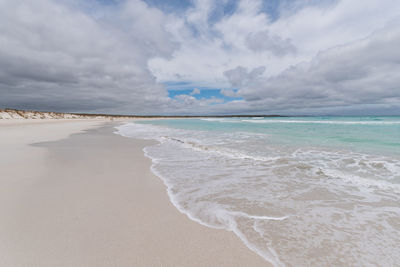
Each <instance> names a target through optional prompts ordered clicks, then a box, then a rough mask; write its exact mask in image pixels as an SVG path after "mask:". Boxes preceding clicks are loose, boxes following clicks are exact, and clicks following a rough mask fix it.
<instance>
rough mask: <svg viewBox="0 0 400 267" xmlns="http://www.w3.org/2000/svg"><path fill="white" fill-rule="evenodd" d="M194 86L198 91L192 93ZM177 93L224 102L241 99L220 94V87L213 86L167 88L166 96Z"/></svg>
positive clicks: (172, 95)
mask: <svg viewBox="0 0 400 267" xmlns="http://www.w3.org/2000/svg"><path fill="white" fill-rule="evenodd" d="M195 88H198V89H199V92H198V93H195V94H193V90H194V89H195ZM178 95H190V96H193V97H194V98H196V99H213V98H214V99H222V100H223V101H224V102H230V101H234V100H243V98H241V97H230V96H225V95H223V94H221V90H220V89H213V88H204V87H203V88H202V87H193V88H189V89H185V90H168V96H169V97H170V98H175V97H176V96H178Z"/></svg>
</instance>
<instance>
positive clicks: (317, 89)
mask: <svg viewBox="0 0 400 267" xmlns="http://www.w3.org/2000/svg"><path fill="white" fill-rule="evenodd" d="M398 47H400V20H396V21H392V22H391V23H389V24H388V25H387V26H386V27H384V28H382V29H381V30H378V31H376V32H375V33H373V34H372V35H370V36H369V37H368V38H365V39H362V40H359V41H357V42H354V43H352V44H348V45H344V46H339V47H336V48H332V49H330V50H327V51H325V52H322V53H320V54H319V55H317V56H316V57H315V58H314V59H313V60H312V61H311V62H309V63H303V64H299V65H297V66H295V67H291V68H289V69H287V70H286V71H284V72H283V73H281V74H279V75H277V76H275V77H271V78H267V79H265V78H261V79H255V80H253V81H252V83H251V84H248V86H247V87H244V88H242V89H241V90H240V91H239V94H240V95H241V96H242V97H244V99H246V100H247V101H249V102H254V104H256V105H268V106H269V107H270V108H271V109H275V110H284V109H295V108H321V107H346V106H353V107H356V106H357V105H364V104H377V105H378V104H379V105H381V104H387V105H399V104H400V76H399V75H398V74H399V73H400V55H399V53H397V50H398Z"/></svg>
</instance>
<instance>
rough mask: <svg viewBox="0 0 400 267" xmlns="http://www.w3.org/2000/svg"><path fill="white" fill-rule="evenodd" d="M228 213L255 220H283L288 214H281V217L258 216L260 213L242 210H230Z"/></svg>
mask: <svg viewBox="0 0 400 267" xmlns="http://www.w3.org/2000/svg"><path fill="white" fill-rule="evenodd" d="M229 214H232V215H235V216H240V217H247V218H251V219H256V220H273V221H283V220H285V219H287V218H289V216H282V217H271V216H260V215H250V214H247V213H245V212H242V211H230V212H229Z"/></svg>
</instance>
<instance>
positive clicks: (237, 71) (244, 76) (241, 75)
mask: <svg viewBox="0 0 400 267" xmlns="http://www.w3.org/2000/svg"><path fill="white" fill-rule="evenodd" d="M264 71H265V67H264V66H260V67H257V68H254V69H252V70H251V71H248V70H247V68H245V67H242V66H238V67H236V68H234V69H230V70H227V71H224V76H225V77H226V78H227V79H228V81H229V82H230V83H231V84H232V86H233V87H236V88H240V87H243V86H244V85H246V84H248V83H249V82H251V81H252V80H254V79H257V78H258V77H259V76H260V75H262V74H263V73H264Z"/></svg>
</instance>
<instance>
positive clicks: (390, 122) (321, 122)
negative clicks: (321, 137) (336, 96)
mask: <svg viewBox="0 0 400 267" xmlns="http://www.w3.org/2000/svg"><path fill="white" fill-rule="evenodd" d="M242 121H243V122H251V123H302V124H307V123H312V124H361V125H396V124H400V121H295V120H242Z"/></svg>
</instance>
